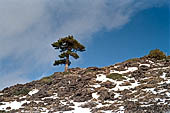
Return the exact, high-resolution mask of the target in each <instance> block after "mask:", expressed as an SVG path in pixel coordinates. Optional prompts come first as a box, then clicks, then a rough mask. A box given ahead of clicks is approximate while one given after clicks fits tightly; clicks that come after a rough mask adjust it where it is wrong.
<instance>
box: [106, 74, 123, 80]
mask: <svg viewBox="0 0 170 113" xmlns="http://www.w3.org/2000/svg"><path fill="white" fill-rule="evenodd" d="M106 77H107V78H110V79H113V80H118V81H120V80H125V79H126V78H125V77H124V75H122V74H118V73H111V74H109V75H107V76H106Z"/></svg>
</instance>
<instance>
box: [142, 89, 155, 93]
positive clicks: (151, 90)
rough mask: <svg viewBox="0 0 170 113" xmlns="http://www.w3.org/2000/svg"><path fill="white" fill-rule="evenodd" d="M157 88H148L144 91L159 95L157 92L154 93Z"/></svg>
mask: <svg viewBox="0 0 170 113" xmlns="http://www.w3.org/2000/svg"><path fill="white" fill-rule="evenodd" d="M154 89H155V88H146V89H143V91H146V92H152V93H153V94H157V92H156V91H154Z"/></svg>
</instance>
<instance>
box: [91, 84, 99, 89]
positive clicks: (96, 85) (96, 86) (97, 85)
mask: <svg viewBox="0 0 170 113" xmlns="http://www.w3.org/2000/svg"><path fill="white" fill-rule="evenodd" d="M91 87H94V88H98V87H101V85H100V84H95V85H91Z"/></svg>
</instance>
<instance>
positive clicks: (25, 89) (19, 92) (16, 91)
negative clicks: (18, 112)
mask: <svg viewBox="0 0 170 113" xmlns="http://www.w3.org/2000/svg"><path fill="white" fill-rule="evenodd" d="M29 92H30V90H29V89H27V88H23V89H20V90H15V91H14V92H13V94H14V95H16V96H19V95H27V94H28V93H29Z"/></svg>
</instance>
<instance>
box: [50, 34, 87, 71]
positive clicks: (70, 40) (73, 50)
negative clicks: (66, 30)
mask: <svg viewBox="0 0 170 113" xmlns="http://www.w3.org/2000/svg"><path fill="white" fill-rule="evenodd" d="M52 46H53V47H54V48H55V49H59V51H60V52H61V54H60V55H58V56H59V58H60V60H56V61H55V62H54V64H53V65H54V66H56V65H60V64H65V72H67V71H68V66H69V65H70V64H71V62H70V59H69V58H70V56H72V57H73V58H75V59H78V58H79V55H78V54H77V52H78V51H80V52H83V51H85V47H84V46H83V45H82V44H80V43H79V42H78V41H77V40H76V39H74V37H73V36H70V35H69V36H67V37H64V38H60V39H59V40H58V41H57V42H54V43H53V44H52Z"/></svg>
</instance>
